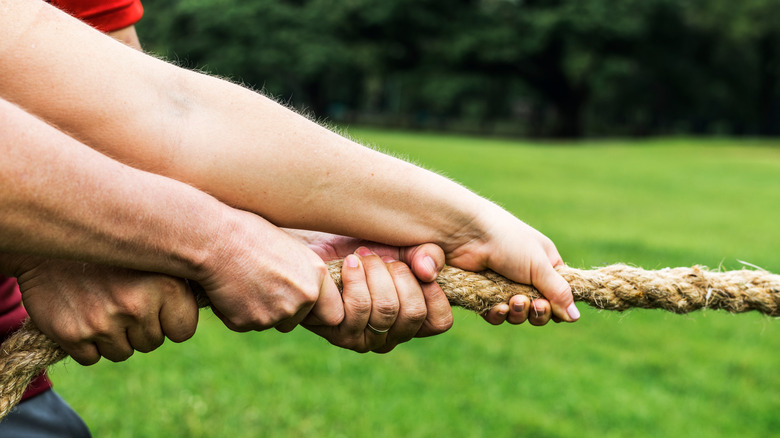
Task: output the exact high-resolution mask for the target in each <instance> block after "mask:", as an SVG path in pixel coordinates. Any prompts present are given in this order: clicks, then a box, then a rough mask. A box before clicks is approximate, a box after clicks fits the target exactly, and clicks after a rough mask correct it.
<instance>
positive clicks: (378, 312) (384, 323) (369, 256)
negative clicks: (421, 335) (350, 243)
mask: <svg viewBox="0 0 780 438" xmlns="http://www.w3.org/2000/svg"><path fill="white" fill-rule="evenodd" d="M357 254H358V255H359V256H360V259H361V260H360V261H361V263H362V264H363V267H364V271H365V274H366V283H367V284H368V290H369V292H370V294H371V315H370V316H369V319H368V323H367V324H368V325H370V327H369V331H371V333H370V334H369V337H368V339H369V340H370V344H371V345H370V347H371V349H372V350H373V349H374V348H378V347H379V346H381V345H384V343H385V339H386V337H387V332H386V331H388V330H389V329H390V328H391V327H392V326H393V324H394V323H395V321H396V318H397V317H398V311H399V308H400V304H399V302H398V295H397V292H396V289H395V283H393V278H392V276H391V275H390V272H389V271H388V270H387V267H386V266H385V262H383V261H382V259H380V258H379V257H378V256H376V255H374V254H373V253H372V252H371V251H370V250H368V249H367V248H358V250H357ZM376 331H379V332H381V333H375V332H376Z"/></svg>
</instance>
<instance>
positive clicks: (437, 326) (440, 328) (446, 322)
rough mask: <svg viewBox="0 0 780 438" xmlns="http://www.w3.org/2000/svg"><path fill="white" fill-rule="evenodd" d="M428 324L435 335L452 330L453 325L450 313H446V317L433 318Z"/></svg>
mask: <svg viewBox="0 0 780 438" xmlns="http://www.w3.org/2000/svg"><path fill="white" fill-rule="evenodd" d="M429 323H430V324H429V326H430V329H431V330H433V331H434V332H436V333H437V334H441V333H444V332H446V331H447V330H449V329H451V328H452V324H453V317H452V313H448V314H446V315H442V316H439V317H436V318H433V319H432V320H431V321H429Z"/></svg>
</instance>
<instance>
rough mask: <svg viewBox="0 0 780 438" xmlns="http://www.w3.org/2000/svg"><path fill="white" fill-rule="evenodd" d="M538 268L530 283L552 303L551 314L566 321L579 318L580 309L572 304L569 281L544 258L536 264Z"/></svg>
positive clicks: (572, 297)
mask: <svg viewBox="0 0 780 438" xmlns="http://www.w3.org/2000/svg"><path fill="white" fill-rule="evenodd" d="M537 266H538V269H537V270H536V272H534V274H535V275H533V277H532V278H531V283H532V284H533V286H534V287H535V288H537V289H538V290H539V292H541V293H542V295H544V297H545V298H547V300H548V301H549V302H550V305H552V312H553V315H555V316H557V317H558V318H560V319H562V320H563V321H566V322H574V321H576V320H578V319H580V311H579V310H578V309H577V306H576V305H575V304H574V296H573V295H572V293H571V287H570V286H569V283H568V282H567V281H566V280H564V278H563V277H561V274H559V273H558V271H556V270H555V268H553V266H552V265H551V264H550V263H549V262H547V261H546V260H545V261H544V262H542V263H539V264H537Z"/></svg>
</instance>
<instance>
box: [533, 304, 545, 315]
mask: <svg viewBox="0 0 780 438" xmlns="http://www.w3.org/2000/svg"><path fill="white" fill-rule="evenodd" d="M534 312H536V316H541V315H543V314H544V304H542V303H538V302H534Z"/></svg>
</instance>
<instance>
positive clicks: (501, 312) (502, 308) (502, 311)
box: [496, 304, 509, 316]
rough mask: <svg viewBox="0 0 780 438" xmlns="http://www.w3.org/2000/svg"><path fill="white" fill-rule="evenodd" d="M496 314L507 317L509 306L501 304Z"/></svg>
mask: <svg viewBox="0 0 780 438" xmlns="http://www.w3.org/2000/svg"><path fill="white" fill-rule="evenodd" d="M496 313H498V314H499V315H501V316H504V315H506V314H507V313H509V306H507V305H505V304H503V305H501V304H499V306H498V310H497V312H496Z"/></svg>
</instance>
